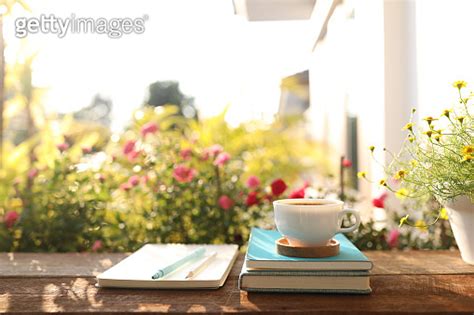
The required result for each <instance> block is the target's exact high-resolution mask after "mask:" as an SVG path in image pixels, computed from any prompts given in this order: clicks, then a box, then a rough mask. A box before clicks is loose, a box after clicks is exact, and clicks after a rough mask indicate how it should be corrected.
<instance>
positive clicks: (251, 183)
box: [245, 175, 260, 189]
mask: <svg viewBox="0 0 474 315" xmlns="http://www.w3.org/2000/svg"><path fill="white" fill-rule="evenodd" d="M245 184H246V185H247V187H248V188H250V189H255V188H257V187H258V186H260V179H259V178H258V177H257V176H255V175H252V176H250V177H249V178H248V179H247V182H246V183H245Z"/></svg>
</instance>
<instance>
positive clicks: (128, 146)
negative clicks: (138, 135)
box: [123, 140, 137, 155]
mask: <svg viewBox="0 0 474 315" xmlns="http://www.w3.org/2000/svg"><path fill="white" fill-rule="evenodd" d="M136 143H137V142H136V141H135V140H128V141H127V142H125V144H124V146H123V154H125V155H128V154H129V153H130V152H132V151H134V150H135V144H136Z"/></svg>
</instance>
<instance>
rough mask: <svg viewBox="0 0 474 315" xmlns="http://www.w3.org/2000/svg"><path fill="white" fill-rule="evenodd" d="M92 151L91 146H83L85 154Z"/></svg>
mask: <svg viewBox="0 0 474 315" xmlns="http://www.w3.org/2000/svg"><path fill="white" fill-rule="evenodd" d="M91 152H92V148H91V147H82V153H83V154H89V153H91Z"/></svg>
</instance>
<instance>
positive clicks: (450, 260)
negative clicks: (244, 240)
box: [0, 251, 474, 314]
mask: <svg viewBox="0 0 474 315" xmlns="http://www.w3.org/2000/svg"><path fill="white" fill-rule="evenodd" d="M366 254H367V256H368V257H369V258H370V259H372V260H373V262H374V264H375V267H374V269H373V270H372V273H371V285H372V288H373V293H372V294H371V295H367V296H355V295H324V294H280V293H279V294H275V293H273V294H263V293H246V292H244V291H239V290H238V289H237V279H238V275H239V272H240V268H241V266H242V262H243V257H242V256H240V257H239V259H238V261H237V263H236V264H235V265H234V267H233V269H232V272H231V274H230V276H229V278H228V279H227V282H226V284H225V286H224V287H223V288H221V289H219V290H195V291H193V290H185V291H182V290H180V291H171V290H162V291H161V290H129V289H98V288H96V287H95V286H94V285H95V283H96V281H95V278H94V276H95V275H96V274H98V273H100V272H101V271H103V270H105V269H107V268H108V267H110V266H112V265H113V264H115V263H116V262H118V261H120V260H121V259H122V258H124V257H125V256H126V255H125V254H90V253H79V254H33V253H13V254H11V253H10V254H9V253H0V312H12V313H22V312H24V313H37V312H58V311H64V312H68V313H78V312H80V313H87V312H99V313H104V314H105V313H114V314H117V313H126V312H140V311H141V312H175V313H182V312H200V313H202V312H212V313H221V312H265V313H272V314H273V313H283V312H292V313H310V312H311V313H319V314H333V313H338V314H344V313H346V314H370V313H389V312H393V313H409V314H413V313H424V314H426V313H436V314H443V313H446V314H454V313H465V314H473V313H474V266H470V265H467V264H464V263H463V262H462V261H461V259H460V258H459V253H458V252H450V251H408V252H367V253H366Z"/></svg>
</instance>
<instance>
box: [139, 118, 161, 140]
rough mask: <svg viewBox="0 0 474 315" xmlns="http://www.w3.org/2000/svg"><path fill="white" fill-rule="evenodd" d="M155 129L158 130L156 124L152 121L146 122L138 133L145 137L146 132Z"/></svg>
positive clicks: (151, 131) (153, 131) (152, 131)
mask: <svg viewBox="0 0 474 315" xmlns="http://www.w3.org/2000/svg"><path fill="white" fill-rule="evenodd" d="M157 131H158V125H157V124H156V123H155V122H153V121H150V122H147V123H146V124H144V125H143V126H142V128H141V129H140V133H141V134H142V137H146V135H147V134H149V133H155V132H157Z"/></svg>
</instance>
